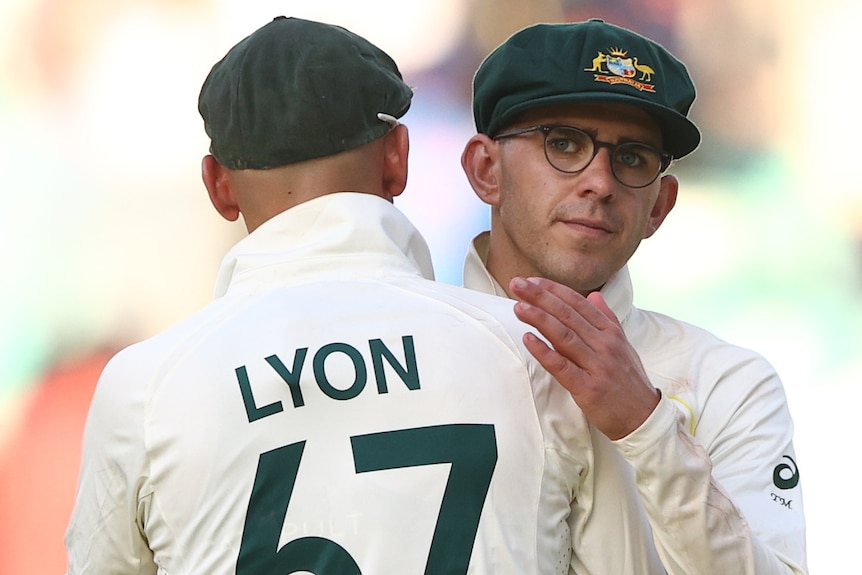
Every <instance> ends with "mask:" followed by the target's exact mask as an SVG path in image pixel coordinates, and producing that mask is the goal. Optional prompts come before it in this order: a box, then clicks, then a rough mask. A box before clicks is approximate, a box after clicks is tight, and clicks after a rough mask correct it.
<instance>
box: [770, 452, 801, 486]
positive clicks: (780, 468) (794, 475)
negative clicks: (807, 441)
mask: <svg viewBox="0 0 862 575" xmlns="http://www.w3.org/2000/svg"><path fill="white" fill-rule="evenodd" d="M784 459H787V460H789V461H790V463H789V464H788V463H779V464H778V465H776V466H775V469H774V470H773V471H772V482H773V483H774V484H775V486H776V487H777V488H779V489H793V488H794V487H796V486H797V485H799V469H798V468H797V467H796V462H795V461H793V458H792V457H790V456H789V455H785V456H784Z"/></svg>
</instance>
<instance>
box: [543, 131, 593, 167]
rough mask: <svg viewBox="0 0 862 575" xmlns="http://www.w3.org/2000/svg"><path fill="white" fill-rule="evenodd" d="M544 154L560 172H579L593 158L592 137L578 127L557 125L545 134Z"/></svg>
mask: <svg viewBox="0 0 862 575" xmlns="http://www.w3.org/2000/svg"><path fill="white" fill-rule="evenodd" d="M545 155H546V156H547V157H548V161H549V162H550V163H551V165H552V166H554V167H555V168H557V169H558V170H560V171H561V172H579V171H581V170H583V169H584V168H586V167H587V165H588V164H589V163H590V160H592V159H593V139H592V138H590V136H589V134H587V133H586V132H582V131H580V130H578V129H575V128H568V127H560V126H557V127H554V128H551V129H550V130H549V131H548V134H547V135H546V136H545Z"/></svg>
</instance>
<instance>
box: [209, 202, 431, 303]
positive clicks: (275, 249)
mask: <svg viewBox="0 0 862 575" xmlns="http://www.w3.org/2000/svg"><path fill="white" fill-rule="evenodd" d="M309 273H313V274H314V278H315V279H320V278H323V277H332V278H341V279H344V278H345V277H349V278H357V277H378V276H381V275H384V274H393V273H396V274H398V273H400V274H410V275H421V276H422V277H425V278H427V279H433V278H434V271H433V267H432V264H431V254H430V251H429V249H428V245H427V244H426V242H425V240H424V238H422V236H421V235H420V234H419V232H418V231H417V230H416V228H415V227H414V226H413V225H412V224H411V223H410V222H409V221H408V220H407V218H406V217H405V216H404V214H402V213H401V212H400V211H399V210H398V209H397V208H395V206H393V205H392V203H390V202H388V201H386V200H384V199H383V198H381V197H379V196H375V195H372V194H363V193H354V192H339V193H335V194H328V195H325V196H322V197H319V198H315V199H314V200H310V201H307V202H304V203H302V204H300V205H298V206H295V207H293V208H290V209H289V210H286V211H284V212H282V213H280V214H278V215H277V216H275V217H273V218H271V219H269V220H267V221H266V222H264V223H263V224H262V225H260V226H259V227H258V228H257V229H255V230H254V231H253V232H252V233H250V234H249V235H248V236H246V237H245V238H243V239H242V240H240V241H239V242H238V243H237V244H236V245H234V247H233V248H231V250H230V251H229V252H228V253H227V254H226V255H225V257H224V259H223V260H222V264H221V267H220V268H219V273H218V277H217V279H216V288H215V297H217V298H218V297H222V296H224V295H225V294H227V293H228V292H229V291H231V292H233V291H239V290H242V291H246V292H248V291H255V290H256V289H261V288H264V287H266V286H268V285H271V284H272V283H273V282H278V283H280V284H288V283H298V282H300V281H307V278H308V277H309Z"/></svg>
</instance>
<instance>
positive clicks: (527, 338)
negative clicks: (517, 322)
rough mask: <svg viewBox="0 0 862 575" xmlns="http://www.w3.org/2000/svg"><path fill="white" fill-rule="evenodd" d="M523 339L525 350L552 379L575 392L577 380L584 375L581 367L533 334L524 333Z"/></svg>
mask: <svg viewBox="0 0 862 575" xmlns="http://www.w3.org/2000/svg"><path fill="white" fill-rule="evenodd" d="M523 341H524V346H525V347H526V348H527V351H529V352H530V353H531V354H533V357H535V358H536V360H537V361H538V362H539V363H540V364H541V365H542V367H544V368H545V370H546V371H547V372H548V373H550V374H551V375H552V376H553V377H554V379H556V380H557V381H558V382H560V384H561V385H562V386H563V387H565V388H566V390H568V392H569V393H572V394H577V392H578V386H577V382H578V381H580V380H581V378H582V377H583V376H584V370H583V369H581V368H580V367H579V366H578V365H577V364H575V363H572V362H571V361H569V360H568V359H567V358H566V357H564V356H562V355H560V354H559V353H558V352H557V351H555V350H554V349H553V348H551V347H550V346H548V344H547V343H545V342H544V341H543V340H542V339H540V338H538V337H536V335H535V334H532V333H525V334H524V337H523Z"/></svg>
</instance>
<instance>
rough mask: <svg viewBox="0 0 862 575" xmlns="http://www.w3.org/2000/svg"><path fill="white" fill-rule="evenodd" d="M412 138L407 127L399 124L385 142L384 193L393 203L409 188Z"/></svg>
mask: <svg viewBox="0 0 862 575" xmlns="http://www.w3.org/2000/svg"><path fill="white" fill-rule="evenodd" d="M409 155H410V137H409V135H408V131H407V126H405V125H404V124H398V125H397V126H395V128H393V129H392V130H391V131H390V132H389V133H388V134H386V136H385V138H384V140H383V193H384V195H385V196H386V198H387V199H388V200H389V201H390V202H391V201H392V198H394V197H395V196H399V195H401V192H403V191H404V188H405V187H406V186H407V157H408V156H409Z"/></svg>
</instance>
